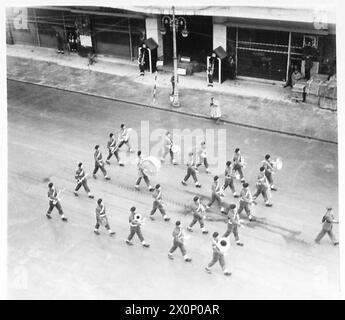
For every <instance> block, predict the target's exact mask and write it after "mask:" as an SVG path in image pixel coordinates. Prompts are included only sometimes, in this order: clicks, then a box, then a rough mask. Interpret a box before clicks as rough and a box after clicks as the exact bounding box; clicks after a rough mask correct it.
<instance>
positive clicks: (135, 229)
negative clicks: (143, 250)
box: [126, 212, 149, 247]
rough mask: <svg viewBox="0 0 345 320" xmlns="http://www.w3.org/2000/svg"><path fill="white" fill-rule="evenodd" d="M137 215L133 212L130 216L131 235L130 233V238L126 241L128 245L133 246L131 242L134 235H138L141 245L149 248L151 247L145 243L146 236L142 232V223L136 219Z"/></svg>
mask: <svg viewBox="0 0 345 320" xmlns="http://www.w3.org/2000/svg"><path fill="white" fill-rule="evenodd" d="M135 214H136V213H135V212H131V213H130V215H129V218H128V220H129V229H130V233H129V236H128V238H127V240H126V243H127V244H129V245H132V242H131V240H132V239H133V237H134V235H135V234H136V235H137V236H138V238H139V240H140V241H141V244H142V245H143V246H144V247H149V245H148V244H146V243H145V240H144V236H143V234H142V232H141V222H138V221H137V220H136V219H135Z"/></svg>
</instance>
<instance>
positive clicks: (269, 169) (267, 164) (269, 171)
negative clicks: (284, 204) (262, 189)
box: [262, 154, 278, 191]
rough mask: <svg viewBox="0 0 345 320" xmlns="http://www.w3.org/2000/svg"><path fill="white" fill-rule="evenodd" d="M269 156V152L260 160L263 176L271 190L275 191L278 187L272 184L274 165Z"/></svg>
mask: <svg viewBox="0 0 345 320" xmlns="http://www.w3.org/2000/svg"><path fill="white" fill-rule="evenodd" d="M270 158H271V156H270V155H269V154H266V155H265V160H263V161H262V167H264V168H265V176H266V178H267V181H268V184H269V186H270V189H271V190H272V191H277V190H278V189H277V188H276V187H275V186H274V185H273V177H272V176H273V171H274V165H273V163H272V162H271V160H270Z"/></svg>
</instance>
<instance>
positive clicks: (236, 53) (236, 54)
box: [235, 27, 238, 77]
mask: <svg viewBox="0 0 345 320" xmlns="http://www.w3.org/2000/svg"><path fill="white" fill-rule="evenodd" d="M235 47H236V49H235V50H236V52H235V65H236V74H235V77H237V64H238V28H237V27H236V43H235Z"/></svg>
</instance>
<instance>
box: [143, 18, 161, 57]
mask: <svg viewBox="0 0 345 320" xmlns="http://www.w3.org/2000/svg"><path fill="white" fill-rule="evenodd" d="M145 27H146V39H149V38H152V39H153V40H154V41H156V43H158V49H157V50H158V52H157V53H158V58H160V57H162V56H163V38H162V34H161V33H160V31H159V29H160V19H159V17H154V18H146V19H145Z"/></svg>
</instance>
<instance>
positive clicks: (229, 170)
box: [223, 161, 238, 198]
mask: <svg viewBox="0 0 345 320" xmlns="http://www.w3.org/2000/svg"><path fill="white" fill-rule="evenodd" d="M235 177H236V174H235V170H234V166H233V165H232V164H231V161H227V162H226V167H225V182H224V186H223V190H225V189H226V188H227V187H229V188H230V190H231V192H232V194H233V196H234V197H235V198H238V194H237V193H236V191H235V186H234V179H235Z"/></svg>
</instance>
